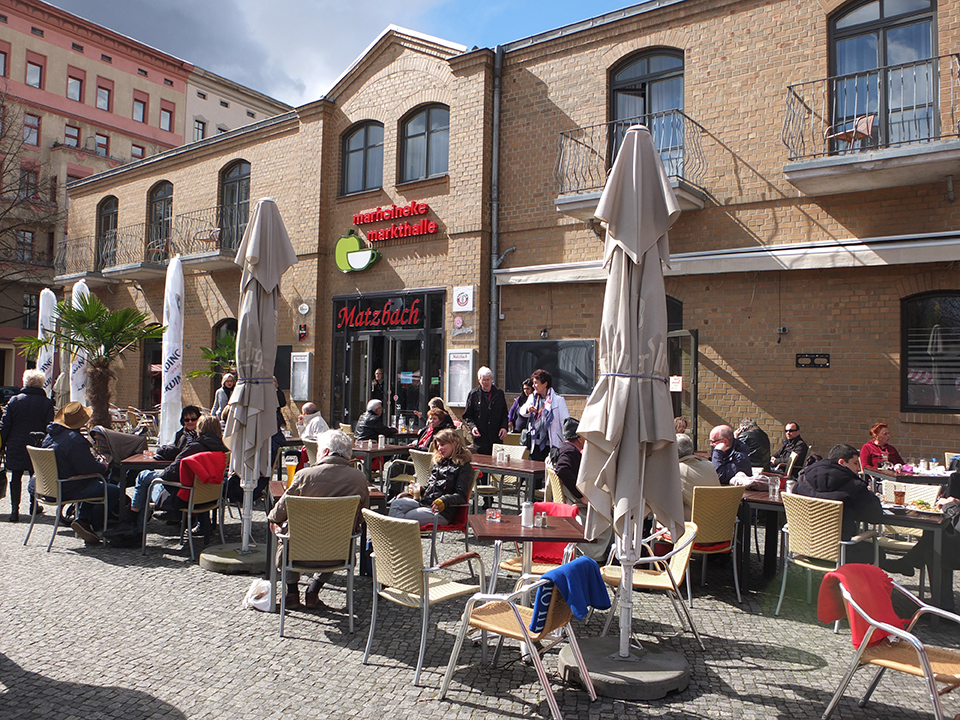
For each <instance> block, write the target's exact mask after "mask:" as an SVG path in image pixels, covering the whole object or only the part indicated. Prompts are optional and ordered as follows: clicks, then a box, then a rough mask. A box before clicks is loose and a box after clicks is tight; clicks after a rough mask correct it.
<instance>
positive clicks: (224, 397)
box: [210, 373, 237, 419]
mask: <svg viewBox="0 0 960 720" xmlns="http://www.w3.org/2000/svg"><path fill="white" fill-rule="evenodd" d="M236 385H237V376H236V375H234V374H233V373H226V374H225V375H224V376H223V381H222V382H221V384H220V387H218V388H217V392H215V393H214V395H213V408H212V409H211V410H210V414H211V415H213V416H214V417H215V418H217V419H221V416H222V415H223V411H224V410H226V409H227V403H228V402H230V396H231V395H233V388H235V387H236Z"/></svg>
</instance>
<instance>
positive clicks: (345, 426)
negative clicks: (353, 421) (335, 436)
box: [340, 423, 354, 440]
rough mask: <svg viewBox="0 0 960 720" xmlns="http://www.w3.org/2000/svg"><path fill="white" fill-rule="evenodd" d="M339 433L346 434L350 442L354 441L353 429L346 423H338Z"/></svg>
mask: <svg viewBox="0 0 960 720" xmlns="http://www.w3.org/2000/svg"><path fill="white" fill-rule="evenodd" d="M340 432H342V433H344V434H346V436H347V437H349V438H350V439H351V440H353V439H354V434H353V427H352V426H351V425H348V424H347V423H340Z"/></svg>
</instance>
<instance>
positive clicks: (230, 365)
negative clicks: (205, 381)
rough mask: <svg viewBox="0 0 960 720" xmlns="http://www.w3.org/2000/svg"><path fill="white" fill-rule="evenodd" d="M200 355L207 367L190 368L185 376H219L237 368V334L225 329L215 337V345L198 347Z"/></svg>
mask: <svg viewBox="0 0 960 720" xmlns="http://www.w3.org/2000/svg"><path fill="white" fill-rule="evenodd" d="M200 357H201V358H202V359H203V360H205V361H206V363H207V367H205V368H201V369H200V370H192V371H190V372H189V373H187V377H192V378H197V377H219V376H220V375H223V374H224V373H228V372H236V370H237V334H236V333H235V332H233V331H232V330H227V331H226V332H224V333H223V334H221V335H220V336H219V337H217V342H216V345H214V347H212V348H205V347H202V348H200Z"/></svg>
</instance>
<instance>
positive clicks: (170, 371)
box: [159, 255, 183, 445]
mask: <svg viewBox="0 0 960 720" xmlns="http://www.w3.org/2000/svg"><path fill="white" fill-rule="evenodd" d="M163 325H164V327H165V328H166V330H164V331H163V342H162V344H161V352H160V355H161V357H162V358H163V362H162V364H161V366H160V438H159V443H160V444H161V445H170V444H172V443H173V441H174V440H175V439H176V435H177V430H179V429H180V410H181V407H182V404H183V403H182V402H181V398H182V394H183V264H182V263H181V262H180V256H179V255H177V256H176V257H175V258H173V260H171V261H170V263H169V264H168V265H167V280H166V284H165V285H164V288H163Z"/></svg>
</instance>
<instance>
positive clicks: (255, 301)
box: [223, 198, 297, 552]
mask: <svg viewBox="0 0 960 720" xmlns="http://www.w3.org/2000/svg"><path fill="white" fill-rule="evenodd" d="M234 262H236V263H237V265H240V266H241V267H242V268H243V274H242V275H241V277H240V317H239V318H238V319H237V374H238V377H237V385H236V388H235V389H234V391H233V394H232V395H231V396H230V402H229V404H228V406H227V407H228V408H229V412H228V414H227V424H226V429H225V431H224V436H223V439H224V442H225V443H226V444H227V445H228V446H229V447H230V449H231V453H230V472H231V473H237V474H238V475H239V476H240V485H241V487H242V488H243V544H242V547H241V552H247V551H249V549H250V524H251V516H252V513H253V490H254V488H255V487H256V486H257V480H258V479H259V478H261V477H268V476H269V475H270V437H271V436H272V435H274V434H275V433H276V432H277V391H276V389H275V388H274V387H273V364H274V362H275V361H276V359H277V326H278V324H279V313H278V309H277V306H278V303H277V297H278V295H279V288H280V278H281V277H282V276H283V273H284V272H286V270H287V269H288V268H289V267H291V266H292V265H294V264H295V263H296V262H297V253H296V252H295V251H294V249H293V245H292V243H291V242H290V236H289V235H287V229H286V228H285V227H284V225H283V220H282V219H281V217H280V210H279V209H278V208H277V204H276V203H275V202H274V201H273V200H271V199H269V198H263V199H262V200H260V201H259V202H258V203H257V205H256V207H255V208H254V210H253V214H252V216H251V217H250V221H249V222H248V223H247V229H246V231H245V232H244V233H243V239H242V240H241V241H240V247H239V249H238V250H237V257H236V258H235V259H234Z"/></svg>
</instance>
